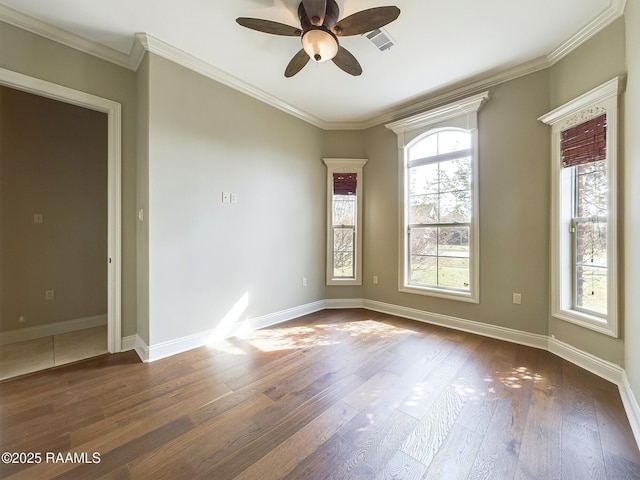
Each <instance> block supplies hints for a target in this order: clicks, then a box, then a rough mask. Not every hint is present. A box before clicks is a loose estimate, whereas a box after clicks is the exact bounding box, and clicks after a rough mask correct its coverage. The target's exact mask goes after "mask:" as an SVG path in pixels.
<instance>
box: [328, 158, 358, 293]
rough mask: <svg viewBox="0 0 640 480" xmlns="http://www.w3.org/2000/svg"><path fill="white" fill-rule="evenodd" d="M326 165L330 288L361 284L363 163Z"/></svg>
mask: <svg viewBox="0 0 640 480" xmlns="http://www.w3.org/2000/svg"><path fill="white" fill-rule="evenodd" d="M324 163H325V164H326V165H327V284H328V285H361V284H362V235H361V228H360V225H361V223H362V191H363V189H362V168H363V167H364V164H365V163H366V160H364V159H340V158H325V159H324Z"/></svg>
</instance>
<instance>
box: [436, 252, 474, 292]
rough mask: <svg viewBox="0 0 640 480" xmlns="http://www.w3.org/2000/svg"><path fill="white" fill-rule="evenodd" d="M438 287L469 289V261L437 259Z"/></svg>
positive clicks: (464, 259) (447, 258)
mask: <svg viewBox="0 0 640 480" xmlns="http://www.w3.org/2000/svg"><path fill="white" fill-rule="evenodd" d="M438 286H440V287H445V288H457V289H461V290H468V289H469V259H468V258H453V257H440V258H439V259H438Z"/></svg>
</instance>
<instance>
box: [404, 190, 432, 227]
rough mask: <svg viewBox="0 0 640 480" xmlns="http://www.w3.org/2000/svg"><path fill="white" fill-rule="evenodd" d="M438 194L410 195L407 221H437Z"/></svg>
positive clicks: (412, 222) (416, 222)
mask: <svg viewBox="0 0 640 480" xmlns="http://www.w3.org/2000/svg"><path fill="white" fill-rule="evenodd" d="M437 222H438V195H415V196H412V197H410V204H409V223H410V224H412V225H415V224H418V223H423V224H424V223H437Z"/></svg>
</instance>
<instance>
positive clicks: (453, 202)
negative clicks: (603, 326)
mask: <svg viewBox="0 0 640 480" xmlns="http://www.w3.org/2000/svg"><path fill="white" fill-rule="evenodd" d="M487 99H488V92H484V93H481V94H478V95H475V96H473V97H469V98H466V99H464V100H460V101H459V102H455V103H452V104H449V105H445V106H443V107H440V108H438V109H435V110H430V111H428V112H425V113H422V114H418V115H416V116H414V117H411V118H408V119H405V120H399V121H397V122H394V123H391V124H388V125H387V128H389V129H391V130H393V131H394V132H395V133H396V134H397V135H398V149H399V154H400V168H401V179H402V182H401V185H400V201H401V219H402V220H401V225H400V229H401V231H400V233H401V239H400V262H399V263H400V271H399V286H398V288H399V290H400V291H402V292H407V293H417V294H422V295H432V296H436V297H441V298H448V299H452V300H462V301H467V302H473V303H478V302H479V272H478V264H479V261H478V253H479V249H478V231H479V226H478V192H477V176H478V128H477V124H478V121H477V112H478V110H479V108H480V107H481V105H482V104H483V103H484V102H485V101H486V100H487Z"/></svg>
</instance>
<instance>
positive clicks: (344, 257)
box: [333, 252, 355, 278]
mask: <svg viewBox="0 0 640 480" xmlns="http://www.w3.org/2000/svg"><path fill="white" fill-rule="evenodd" d="M354 276H355V275H354V273H353V252H334V254H333V277H334V278H353V277H354Z"/></svg>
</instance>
